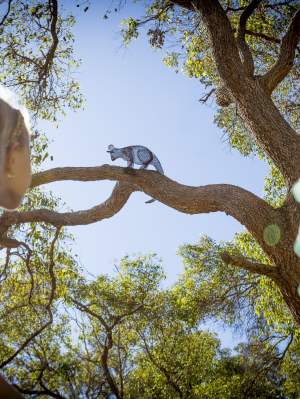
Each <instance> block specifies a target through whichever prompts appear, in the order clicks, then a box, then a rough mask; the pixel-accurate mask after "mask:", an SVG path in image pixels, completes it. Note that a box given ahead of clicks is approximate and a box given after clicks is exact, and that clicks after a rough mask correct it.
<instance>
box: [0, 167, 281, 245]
mask: <svg viewBox="0 0 300 399" xmlns="http://www.w3.org/2000/svg"><path fill="white" fill-rule="evenodd" d="M62 180H74V181H98V180H113V181H119V183H118V184H117V185H116V186H115V188H114V190H113V192H112V194H111V196H110V198H109V199H108V200H106V201H105V202H104V203H102V204H100V205H97V206H95V207H94V208H91V209H89V210H85V211H77V212H67V213H59V212H55V211H50V210H47V209H37V210H33V211H26V212H17V211H14V212H6V213H5V214H4V215H3V216H2V217H1V218H0V226H1V225H2V230H7V228H8V227H9V226H11V225H16V224H21V223H28V222H46V223H51V224H53V225H65V226H71V225H81V224H90V223H94V222H97V221H100V220H102V219H104V218H109V217H111V216H113V215H114V214H115V213H117V212H118V211H119V210H120V209H121V208H122V207H123V206H124V205H125V203H126V202H127V200H128V198H129V196H130V194H131V193H132V192H133V191H143V192H145V193H146V194H148V195H150V196H151V197H154V198H155V199H157V200H159V201H160V202H162V203H164V204H165V205H167V206H169V207H171V208H174V209H176V210H178V211H180V212H183V213H187V214H200V213H209V212H225V213H226V214H227V215H230V216H232V217H234V218H235V219H236V220H238V221H239V222H240V223H241V224H243V225H244V226H245V227H246V228H247V229H248V230H249V231H250V232H251V233H252V234H253V235H254V237H255V238H256V239H257V240H258V241H259V242H260V243H262V246H263V231H264V229H265V227H266V226H268V225H269V224H272V223H277V224H278V225H280V224H281V222H280V220H281V219H280V211H279V210H276V209H273V208H272V207H271V206H269V205H268V204H267V203H266V202H265V201H264V200H262V199H261V198H259V197H257V196H256V195H254V194H252V193H251V192H249V191H247V190H245V189H243V188H241V187H237V186H234V185H230V184H212V185H207V186H199V187H193V186H186V185H183V184H180V183H177V182H176V181H173V180H171V179H169V178H168V177H166V176H162V175H160V174H159V173H157V172H154V171H144V170H135V169H128V168H121V167H118V166H109V165H102V166H97V167H85V168H81V167H74V168H72V167H66V168H55V169H50V170H48V171H45V172H41V173H38V174H36V175H34V176H33V179H32V186H33V187H36V186H39V185H42V184H47V183H50V182H55V181H62Z"/></svg>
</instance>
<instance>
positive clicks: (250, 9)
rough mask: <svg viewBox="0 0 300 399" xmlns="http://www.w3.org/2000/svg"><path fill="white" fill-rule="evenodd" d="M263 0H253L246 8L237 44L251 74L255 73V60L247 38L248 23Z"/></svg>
mask: <svg viewBox="0 0 300 399" xmlns="http://www.w3.org/2000/svg"><path fill="white" fill-rule="evenodd" d="M260 3H261V0H252V1H251V3H249V5H248V6H247V7H246V8H245V9H244V11H243V12H242V15H241V16H240V22H239V28H238V33H237V39H236V40H237V44H238V46H239V49H240V51H241V54H242V57H243V64H244V68H245V71H246V73H248V74H249V75H250V76H253V74H254V61H253V57H252V53H251V50H250V48H249V46H248V44H247V42H246V40H245V34H246V25H247V21H248V19H249V18H250V16H251V15H252V14H253V13H254V11H255V9H256V8H257V7H258V6H259V4H260Z"/></svg>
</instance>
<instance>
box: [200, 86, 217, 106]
mask: <svg viewBox="0 0 300 399" xmlns="http://www.w3.org/2000/svg"><path fill="white" fill-rule="evenodd" d="M215 91H216V89H211V90H210V91H209V92H208V93H205V94H204V95H203V96H202V97H201V98H199V102H200V103H202V104H205V103H206V102H207V100H208V99H209V98H210V97H211V96H212V94H213V93H214V92H215Z"/></svg>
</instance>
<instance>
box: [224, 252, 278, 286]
mask: <svg viewBox="0 0 300 399" xmlns="http://www.w3.org/2000/svg"><path fill="white" fill-rule="evenodd" d="M221 258H222V260H223V262H225V263H226V264H230V265H232V266H237V267H239V268H241V269H245V270H248V271H249V272H250V273H256V274H260V275H263V276H268V277H271V278H272V279H274V280H276V279H277V278H278V277H279V275H278V273H277V268H276V267H275V266H272V265H266V264H263V263H259V262H255V261H253V260H251V259H247V258H245V257H244V256H240V255H231V254H229V253H228V252H223V253H222V254H221Z"/></svg>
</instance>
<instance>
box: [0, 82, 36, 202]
mask: <svg viewBox="0 0 300 399" xmlns="http://www.w3.org/2000/svg"><path fill="white" fill-rule="evenodd" d="M7 93H8V94H7ZM10 94H11V93H10V92H8V91H7V90H5V89H3V88H1V89H0V207H4V208H7V209H14V208H16V207H17V206H18V205H19V204H20V202H21V199H22V197H23V195H24V193H25V191H26V190H27V188H28V187H29V185H30V182H31V166H30V151H29V126H28V119H27V114H26V113H25V112H24V111H23V110H22V109H18V108H17V106H15V104H13V103H12V101H10V98H9V95H10ZM12 104H13V105H12Z"/></svg>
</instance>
